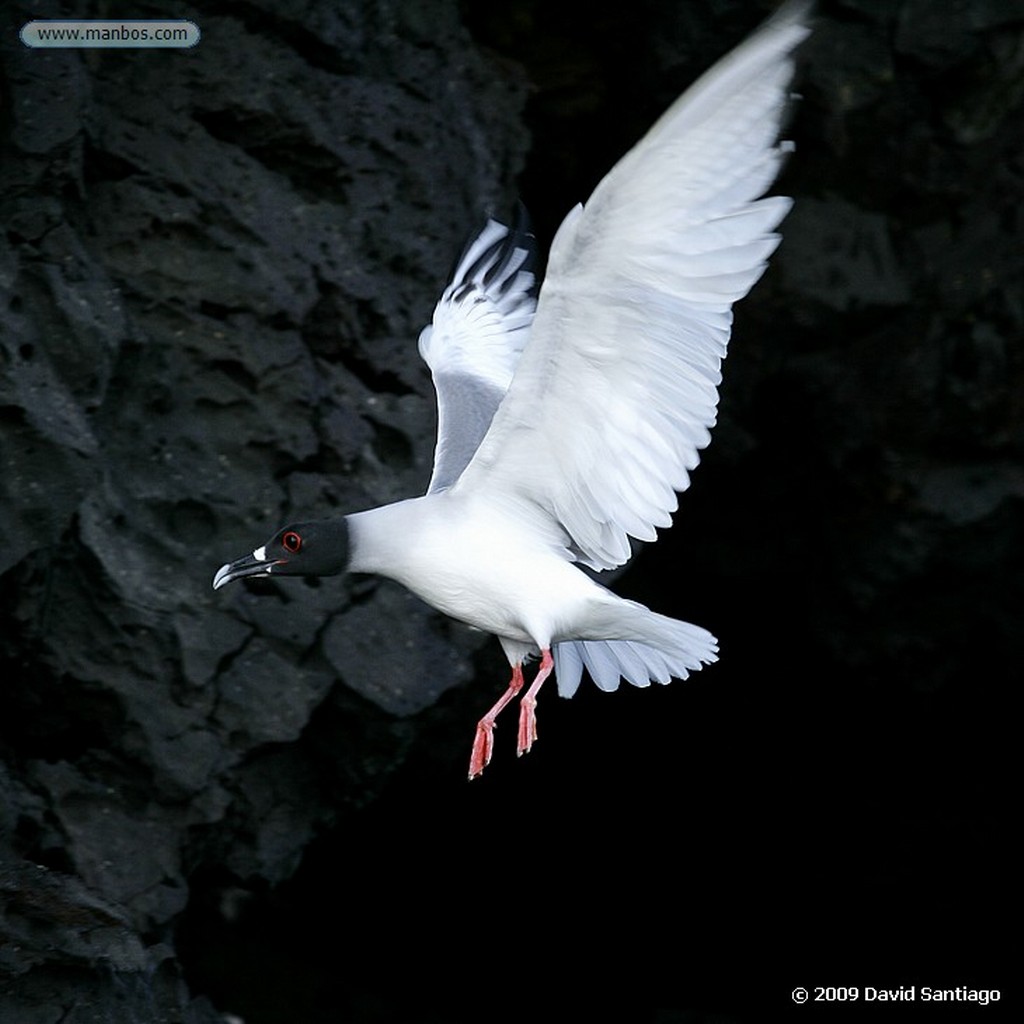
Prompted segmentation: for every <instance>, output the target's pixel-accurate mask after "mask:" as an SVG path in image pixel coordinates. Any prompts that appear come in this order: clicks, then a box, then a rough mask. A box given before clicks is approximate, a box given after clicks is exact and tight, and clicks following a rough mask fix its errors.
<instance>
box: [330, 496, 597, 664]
mask: <svg viewBox="0 0 1024 1024" xmlns="http://www.w3.org/2000/svg"><path fill="white" fill-rule="evenodd" d="M348 522H349V528H350V531H351V535H352V542H353V543H352V547H353V557H352V563H351V565H350V569H351V570H352V571H353V572H373V573H378V574H379V575H382V576H387V577H389V578H391V579H394V580H397V581H398V582H399V583H401V584H403V585H404V586H406V587H408V588H409V589H410V590H411V591H413V593H415V594H417V595H418V596H419V597H421V598H422V599H423V600H424V601H426V602H427V603H428V604H430V605H432V606H433V607H434V608H437V609H438V610H439V611H442V612H444V613H445V614H446V615H450V616H451V617H452V618H455V619H459V620H460V621H462V622H465V623H468V624H469V625H471V626H475V627H477V628H478V629H483V630H486V631H487V632H489V633H494V634H496V635H498V636H504V637H508V638H510V639H515V640H521V641H526V642H539V643H540V644H542V645H543V644H547V643H550V641H551V640H552V639H555V638H557V637H559V636H562V635H565V634H566V633H570V632H572V631H573V629H574V627H575V624H576V623H577V622H578V621H579V620H580V618H581V617H582V616H583V614H584V611H585V608H586V605H587V604H588V602H591V601H593V600H594V598H595V596H596V595H598V594H601V593H602V590H601V588H599V587H597V586H596V585H595V584H594V583H593V582H592V581H591V580H589V579H588V578H587V577H586V576H584V575H583V573H581V572H580V571H579V570H578V569H577V568H575V567H574V566H573V565H572V564H571V563H570V562H569V561H567V559H566V558H565V556H564V555H562V554H560V553H559V551H558V550H557V548H556V547H554V546H553V545H552V544H551V543H550V541H549V539H548V538H546V537H545V536H544V535H543V534H538V533H536V532H534V531H532V530H531V529H530V525H529V523H528V522H524V521H523V520H522V519H521V518H520V517H517V516H516V515H515V514H513V513H512V512H510V511H509V510H505V509H502V508H500V507H496V506H494V505H492V504H490V503H488V502H486V501H481V500H479V499H477V498H465V497H463V496H458V495H452V494H450V493H449V492H442V493H439V494H432V495H426V496H424V497H422V498H413V499H410V500H409V501H402V502H397V503H395V504H393V505H386V506H384V507H383V508H379V509H371V510H370V511H368V512H361V513H357V514H356V515H353V516H349V517H348Z"/></svg>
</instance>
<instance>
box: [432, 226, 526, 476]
mask: <svg viewBox="0 0 1024 1024" xmlns="http://www.w3.org/2000/svg"><path fill="white" fill-rule="evenodd" d="M533 256H534V240H533V236H532V235H530V234H528V232H527V230H526V227H525V217H524V215H523V214H522V213H520V216H519V220H518V222H517V224H516V226H515V227H514V228H511V229H510V228H507V227H505V226H504V225H503V224H499V223H497V221H493V220H489V221H488V222H487V224H486V225H485V227H484V229H483V231H481V232H480V234H479V235H478V236H477V237H476V238H475V239H474V240H473V241H472V242H471V243H470V244H469V245H468V246H467V247H466V250H465V251H464V252H463V254H462V256H461V257H460V259H459V262H458V265H457V266H456V268H455V272H454V274H452V280H451V283H450V284H449V285H448V287H447V288H445V290H444V292H443V293H442V294H441V298H440V301H439V302H438V304H437V306H436V308H435V309H434V318H433V320H432V322H431V323H430V324H429V325H428V326H426V327H424V328H423V330H422V331H421V332H420V340H419V349H420V355H421V356H422V357H423V360H424V362H425V363H426V364H427V366H429V367H430V372H431V375H432V376H433V379H434V390H435V391H436V392H437V446H436V448H435V449H434V472H433V474H432V475H431V478H430V486H429V487H428V489H427V493H431V492H433V491H441V490H444V489H445V488H448V487H450V486H451V485H452V484H453V483H455V481H456V480H457V479H458V477H459V474H460V473H461V472H462V471H463V469H465V468H466V465H467V463H468V462H469V460H470V459H471V458H472V457H473V454H474V453H475V452H476V450H477V448H478V447H479V446H480V442H481V441H482V440H483V438H484V435H485V434H486V433H487V430H488V428H489V427H490V425H491V420H492V419H493V418H494V413H495V411H496V410H497V408H498V405H499V404H500V403H501V400H502V399H503V398H504V397H505V392H506V391H507V390H508V386H509V384H510V383H511V382H512V375H513V374H514V373H515V369H516V364H517V363H518V362H519V356H520V354H521V353H522V351H523V348H524V346H525V345H526V341H527V339H528V338H529V336H530V324H531V322H532V321H533V313H534V310H535V309H536V306H537V302H536V298H535V296H534V292H535V288H534V284H535V281H534V276H533V273H532V270H531V267H532V265H533Z"/></svg>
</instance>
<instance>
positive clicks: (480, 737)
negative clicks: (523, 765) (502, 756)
mask: <svg viewBox="0 0 1024 1024" xmlns="http://www.w3.org/2000/svg"><path fill="white" fill-rule="evenodd" d="M522 688H523V666H522V665H521V664H520V665H513V666H512V682H510V683H509V684H508V689H507V690H506V691H505V692H504V693H503V694H502V695H501V699H500V700H499V701H498V703H497V704H495V705H494V707H493V708H491V710H490V711H488V712H487V714H486V715H484V717H483V718H481V719H480V721H479V722H477V726H476V736H475V737H474V739H473V753H472V754H470V757H469V777H470V779H475V778H476V777H477V776H478V775H479V774H480V773H481V772H482V771H483V770H484V769H485V768H486V767H487V765H488V764H490V761H491V751H492V749H493V748H494V737H493V736H492V735H491V733H492V731H493V730H494V720H495V719H496V718H497V717H498V715H499V714H500V713H501V709H502V708H503V707H504V706H505V705H506V704H507V703H508V702H509V701H510V700H511V699H512V698H513V697H514V696H515V695H516V694H517V693H518V692H519V691H520V690H521V689H522ZM530 689H531V690H532V689H533V687H532V686H531V687H530Z"/></svg>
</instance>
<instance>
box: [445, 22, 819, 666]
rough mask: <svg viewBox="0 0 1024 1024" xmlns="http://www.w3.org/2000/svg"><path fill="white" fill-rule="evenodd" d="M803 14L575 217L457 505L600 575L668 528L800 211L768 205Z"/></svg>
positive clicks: (641, 149)
mask: <svg viewBox="0 0 1024 1024" xmlns="http://www.w3.org/2000/svg"><path fill="white" fill-rule="evenodd" d="M805 14H806V10H805V5H802V4H796V5H789V6H788V7H787V8H785V9H784V10H783V11H782V12H781V13H780V15H779V16H777V17H776V18H774V19H772V20H771V21H769V22H768V23H767V24H766V25H765V26H764V27H763V28H762V29H761V30H760V31H758V32H757V33H755V34H754V35H753V36H752V37H751V38H750V39H748V40H747V41H746V42H745V43H743V44H742V45H741V46H739V47H738V48H737V49H736V50H734V51H733V52H732V53H731V54H730V55H729V56H728V57H726V58H725V59H724V60H723V61H721V62H719V63H718V64H717V65H716V66H715V67H714V68H712V69H711V71H709V72H708V73H707V74H706V75H704V76H703V77H702V78H701V79H700V80H698V82H697V83H696V84H695V85H694V86H693V87H692V88H691V89H690V90H688V91H687V92H686V93H685V94H684V95H683V96H682V97H681V98H680V99H679V100H678V101H677V102H676V103H675V104H674V105H673V106H672V107H671V108H670V109H669V110H668V112H667V113H666V114H665V115H664V116H663V117H662V118H661V119H660V120H659V121H658V122H657V123H656V124H655V125H654V127H653V128H652V129H651V130H650V131H649V132H648V134H647V135H646V136H645V137H644V138H643V139H642V140H641V141H640V142H639V143H638V144H637V145H636V146H635V147H634V148H633V149H632V150H631V151H630V152H629V153H628V154H627V155H626V156H625V157H624V158H623V159H622V160H621V161H620V162H619V163H618V165H617V166H616V167H614V168H613V169H612V171H611V172H610V173H609V174H608V175H607V176H606V177H605V178H604V179H603V180H602V181H601V183H600V184H599V185H598V186H597V188H596V189H595V190H594V193H593V195H592V196H591V197H590V200H589V201H588V202H587V204H586V206H585V207H583V206H579V207H577V208H576V209H575V210H573V211H572V212H570V214H569V215H568V216H567V217H566V219H565V221H564V222H563V223H562V226H561V227H560V228H559V230H558V233H557V235H556V237H555V240H554V242H553V244H552V247H551V255H550V259H549V263H548V270H547V275H546V277H545V280H544V284H543V286H542V288H541V291H540V297H539V300H538V304H537V309H536V313H535V316H534V318H533V326H532V328H531V329H530V335H529V344H528V345H527V346H526V348H525V349H524V350H523V352H522V355H521V357H520V358H519V362H518V366H517V367H516V368H515V373H514V376H513V379H512V382H511V386H510V387H509V390H508V392H507V394H506V395H505V397H504V399H503V400H502V402H501V405H500V406H499V408H498V411H497V413H496V414H495V415H494V419H493V422H492V423H491V426H490V429H489V430H488V431H487V433H486V436H485V437H484V439H483V441H482V443H481V444H480V447H479V449H478V450H477V452H476V454H475V455H474V456H473V458H472V460H471V461H470V462H469V464H468V465H467V466H466V468H465V470H464V471H463V472H462V475H461V476H460V477H459V478H458V480H457V482H456V483H455V484H454V487H453V492H454V491H459V492H463V493H466V494H469V493H473V494H475V495H477V496H479V497H480V498H481V499H483V500H485V501H489V502H495V503H502V504H506V505H507V504H512V505H514V506H515V507H516V509H517V511H518V512H519V514H520V515H522V516H524V517H526V518H528V519H532V520H533V521H534V522H535V525H536V528H537V530H538V532H539V533H544V534H547V533H550V531H551V530H552V528H556V529H557V530H559V531H561V535H562V536H563V537H564V542H565V545H566V547H567V548H568V549H569V551H570V552H571V554H572V556H573V557H574V558H576V559H577V560H578V561H580V562H582V563H583V564H585V565H588V566H590V567H592V568H595V569H607V568H612V567H614V566H617V565H620V564H622V563H623V562H624V561H626V559H628V558H629V555H630V548H629V540H628V537H629V536H633V537H636V538H638V539H641V540H653V539H655V537H656V533H655V528H656V527H664V526H668V525H670V523H671V513H672V512H673V511H674V510H675V508H676V504H677V502H676V493H675V492H676V491H681V490H683V489H685V488H686V487H687V486H688V484H689V472H690V470H692V469H693V468H694V467H695V466H696V465H697V462H698V459H699V456H698V452H699V450H700V449H701V448H703V447H705V446H706V445H707V444H708V441H709V439H710V435H709V428H710V427H712V426H713V425H714V422H715V409H716V405H717V402H718V384H719V382H720V380H721V377H720V373H719V367H720V364H721V360H722V358H723V357H724V356H725V353H726V346H727V344H728V341H729V335H730V330H731V326H732V304H733V303H734V302H735V301H736V300H738V299H740V298H742V297H743V296H744V295H745V294H746V293H747V291H748V290H749V289H750V288H751V286H752V285H753V284H754V282H755V281H756V280H757V279H758V278H759V277H760V276H761V274H762V273H763V271H764V269H765V266H766V260H767V258H768V256H769V255H770V254H771V253H772V251H773V250H774V249H775V247H776V245H777V244H778V241H779V238H778V235H776V234H775V233H774V229H775V228H776V227H777V226H778V224H779V222H780V221H781V220H782V218H783V217H784V216H785V214H786V212H787V210H788V209H789V205H790V201H789V200H788V199H785V198H781V197H772V198H767V199H761V198H759V197H760V196H762V195H763V193H764V192H765V190H766V189H767V188H768V187H769V186H770V185H771V183H772V181H773V180H774V178H775V176H776V174H777V172H778V169H779V166H780V163H781V160H782V157H783V154H784V152H785V151H786V148H787V147H786V146H785V145H783V144H780V143H779V142H778V133H779V128H780V124H781V120H782V117H783V113H784V110H785V107H786V103H787V100H788V86H789V82H790V80H791V78H792V73H793V62H792V58H791V56H790V55H791V52H792V51H793V49H794V48H795V47H796V46H797V45H798V44H799V42H800V41H801V40H802V39H803V38H804V37H805V36H806V35H807V34H808V32H809V29H808V28H807V26H806V25H805V23H804V17H805ZM590 653H591V657H590V658H588V657H587V649H586V648H582V649H581V655H580V656H581V658H582V660H583V661H584V663H586V664H587V667H588V668H589V669H590V670H591V673H592V674H594V671H595V669H596V671H597V674H598V676H601V677H602V678H603V677H604V676H605V675H607V676H608V678H609V679H610V675H611V672H612V669H611V668H610V667H608V666H607V665H605V663H604V662H603V661H602V660H601V659H600V658H598V657H597V656H596V655H594V654H593V652H590ZM605 653H607V652H605ZM591 662H593V664H591ZM620 662H621V659H620ZM622 664H623V667H624V668H625V667H626V663H625V662H622ZM602 666H604V667H602ZM694 667H695V666H694ZM673 674H679V673H677V672H675V670H674V669H673ZM595 678H597V677H595ZM617 678H618V677H617V676H616V681H617ZM627 678H629V675H627ZM652 678H657V676H652ZM601 681H602V680H601V679H598V682H599V685H600V683H601Z"/></svg>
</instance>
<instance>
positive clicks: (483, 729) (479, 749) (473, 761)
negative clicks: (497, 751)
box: [469, 722, 494, 781]
mask: <svg viewBox="0 0 1024 1024" xmlns="http://www.w3.org/2000/svg"><path fill="white" fill-rule="evenodd" d="M493 730H494V725H493V723H491V722H478V723H477V727H476V736H475V737H474V738H473V752H472V753H471V754H470V755H469V778H470V781H472V780H473V779H475V778H476V777H477V776H478V775H479V774H480V773H481V772H482V771H483V770H484V769H485V768H486V767H487V766H488V765H489V764H490V763H491V752H492V751H493V750H494V736H493V735H492V733H493Z"/></svg>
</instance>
